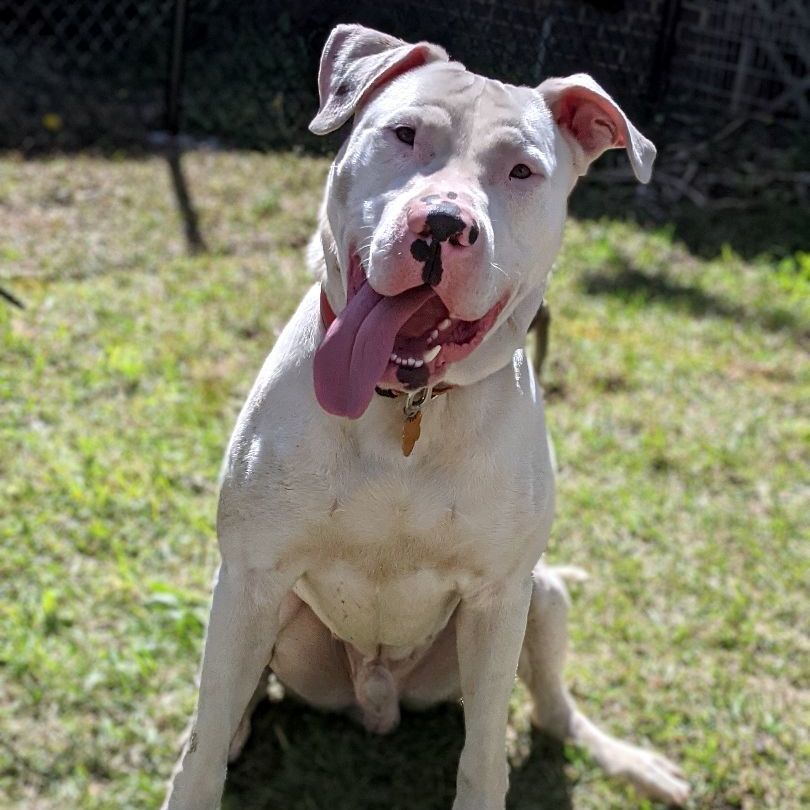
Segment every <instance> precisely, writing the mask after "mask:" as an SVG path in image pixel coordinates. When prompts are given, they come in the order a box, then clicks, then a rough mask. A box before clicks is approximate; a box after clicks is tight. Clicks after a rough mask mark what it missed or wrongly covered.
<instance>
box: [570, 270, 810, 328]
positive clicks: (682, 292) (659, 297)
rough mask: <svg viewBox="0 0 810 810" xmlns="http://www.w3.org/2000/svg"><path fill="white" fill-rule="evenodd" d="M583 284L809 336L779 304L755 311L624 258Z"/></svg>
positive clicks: (589, 289) (591, 291)
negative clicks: (650, 270)
mask: <svg viewBox="0 0 810 810" xmlns="http://www.w3.org/2000/svg"><path fill="white" fill-rule="evenodd" d="M580 286H581V288H582V290H583V291H584V292H585V293H587V294H588V295H609V296H612V297H614V298H618V299H620V300H622V301H626V302H631V301H641V302H642V303H659V304H664V305H665V306H669V307H672V308H673V309H680V310H682V311H685V312H687V313H688V314H689V315H692V316H694V317H701V318H722V319H726V320H733V321H736V322H739V323H752V322H753V323H755V324H757V325H758V326H759V327H760V328H762V329H765V330H766V331H768V332H781V331H787V332H792V333H794V334H795V336H796V337H797V338H798V339H807V338H808V337H810V335H808V334H807V332H806V331H805V330H803V328H802V325H801V324H800V323H799V322H798V320H797V318H796V316H795V315H794V314H793V313H792V312H790V311H789V310H787V309H783V308H780V307H778V306H777V307H768V308H761V309H758V310H756V311H752V310H749V309H746V308H745V307H743V306H740V305H739V304H732V303H730V302H728V301H725V300H724V299H723V298H721V297H720V296H717V295H713V294H712V293H708V292H705V291H704V290H701V289H700V288H699V287H696V286H693V285H690V284H682V283H681V282H679V281H675V280H673V279H671V278H667V277H666V276H665V275H661V274H652V273H648V272H646V271H644V270H640V269H638V268H637V267H635V266H633V265H632V264H631V263H630V262H627V261H626V260H624V259H618V260H616V261H614V262H611V267H609V268H608V269H606V270H600V271H591V272H588V273H585V274H584V275H583V276H582V278H581V279H580Z"/></svg>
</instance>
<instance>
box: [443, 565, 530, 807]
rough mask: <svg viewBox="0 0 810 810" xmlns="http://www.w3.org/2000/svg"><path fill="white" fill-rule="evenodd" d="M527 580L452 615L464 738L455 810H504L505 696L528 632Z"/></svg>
mask: <svg viewBox="0 0 810 810" xmlns="http://www.w3.org/2000/svg"><path fill="white" fill-rule="evenodd" d="M531 594H532V583H531V579H530V577H529V576H526V577H522V578H520V579H517V580H515V581H514V582H510V583H508V584H507V585H506V586H504V587H503V588H498V589H497V590H492V591H489V592H488V593H487V595H486V596H477V597H475V598H474V599H471V600H462V602H461V605H460V606H459V608H458V612H457V613H456V639H457V644H458V659H459V672H460V676H461V695H462V698H463V700H464V724H465V727H466V736H465V742H464V749H463V750H462V752H461V759H460V761H459V767H458V778H457V783H456V800H455V803H454V804H453V810H503V807H504V801H505V798H506V790H507V787H508V781H509V780H508V771H507V764H506V752H505V747H506V723H507V718H508V712H509V697H510V695H511V693H512V687H513V686H514V683H515V672H516V671H517V664H518V658H519V656H520V649H521V645H522V644H523V637H524V635H525V632H526V616H527V614H528V611H529V602H530V601H531Z"/></svg>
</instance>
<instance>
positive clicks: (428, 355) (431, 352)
mask: <svg viewBox="0 0 810 810" xmlns="http://www.w3.org/2000/svg"><path fill="white" fill-rule="evenodd" d="M441 350H442V347H441V346H434V347H433V348H432V349H428V350H427V351H426V352H424V353H423V354H422V360H423V361H424V362H425V363H429V362H430V361H431V360H435V359H436V357H437V356H438V354H439V352H440V351H441Z"/></svg>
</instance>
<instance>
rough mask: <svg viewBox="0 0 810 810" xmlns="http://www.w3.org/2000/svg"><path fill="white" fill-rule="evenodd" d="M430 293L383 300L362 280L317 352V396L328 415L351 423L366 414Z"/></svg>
mask: <svg viewBox="0 0 810 810" xmlns="http://www.w3.org/2000/svg"><path fill="white" fill-rule="evenodd" d="M432 295H435V293H434V292H433V290H432V289H430V287H416V288H415V289H413V290H408V291H407V292H404V293H400V294H399V295H394V296H383V295H380V294H379V293H376V292H374V290H373V289H371V286H370V285H369V283H368V282H367V281H366V282H363V286H362V287H361V288H360V289H359V290H358V291H357V292H356V293H355V295H354V297H353V298H352V299H351V301H350V302H349V303H348V304H347V305H346V307H345V308H344V309H343V310H342V311H341V313H340V314H339V315H338V316H337V318H335V320H334V322H333V323H332V325H331V326H330V327H329V330H328V331H327V333H326V337H325V338H324V339H323V341H322V343H321V345H320V346H319V347H318V350H317V351H316V352H315V363H314V370H315V396H316V397H317V398H318V402H319V403H320V405H321V407H322V408H323V409H324V410H325V411H327V412H328V413H332V414H335V416H346V417H348V418H349V419H358V418H359V417H361V416H362V415H363V414H364V413H365V410H366V408H368V404H369V402H371V398H372V397H373V396H374V386H376V385H377V383H378V382H379V380H380V378H381V377H382V375H383V372H384V371H385V368H386V366H387V365H388V359H389V357H390V356H391V350H392V349H393V348H394V340H395V339H396V336H397V332H399V330H400V329H402V327H403V326H404V324H405V322H406V321H407V320H408V319H409V318H410V317H411V316H412V315H413V314H414V313H415V312H416V310H418V309H419V307H421V306H422V305H423V304H424V303H425V301H427V300H428V299H429V298H430V297H431V296H432Z"/></svg>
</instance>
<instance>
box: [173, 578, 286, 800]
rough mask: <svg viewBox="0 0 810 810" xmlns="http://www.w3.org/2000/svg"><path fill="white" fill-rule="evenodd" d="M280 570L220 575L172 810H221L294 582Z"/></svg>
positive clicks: (174, 783)
mask: <svg viewBox="0 0 810 810" xmlns="http://www.w3.org/2000/svg"><path fill="white" fill-rule="evenodd" d="M281 579H282V578H281V577H280V576H279V575H278V573H277V572H276V571H274V570H270V569H268V570H266V571H265V570H261V569H259V570H257V569H251V570H232V569H230V568H228V567H226V566H225V565H224V564H223V565H222V567H221V568H220V570H219V575H218V578H217V583H216V585H215V587H214V598H213V602H212V604H211V616H210V618H209V622H208V633H207V635H206V639H205V652H204V653H203V664H202V671H201V673H200V693H199V698H198V701H197V713H196V716H195V719H194V723H193V725H192V728H191V733H190V734H189V736H188V739H187V740H186V742H185V745H184V746H183V753H182V754H181V756H180V760H179V761H178V763H177V766H176V767H175V770H174V773H173V774H172V780H171V783H170V785H169V792H168V795H167V797H166V802H165V804H164V810H215V808H218V807H219V803H220V799H221V797H222V789H223V786H224V783H225V771H226V767H227V758H228V748H229V746H230V742H231V738H232V737H233V735H234V732H235V731H236V728H237V726H238V724H239V721H240V719H241V717H242V713H243V712H244V710H245V707H246V706H247V703H248V700H249V699H250V696H251V694H252V693H253V690H254V689H255V688H256V684H257V683H258V681H259V678H260V677H261V674H262V671H263V669H264V667H265V666H266V665H267V663H268V661H270V658H271V656H272V651H273V645H274V643H275V639H276V634H277V630H278V626H277V625H278V612H279V605H280V603H281V599H282V597H283V595H284V593H286V592H287V591H288V590H289V588H290V587H291V585H292V583H291V582H287V581H286V579H287V578H286V577H285V578H284V581H281Z"/></svg>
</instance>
